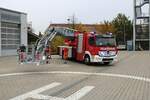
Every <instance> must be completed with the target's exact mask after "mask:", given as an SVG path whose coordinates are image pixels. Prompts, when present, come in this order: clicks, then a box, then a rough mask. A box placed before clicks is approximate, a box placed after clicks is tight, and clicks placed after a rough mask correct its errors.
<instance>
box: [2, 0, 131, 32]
mask: <svg viewBox="0 0 150 100" xmlns="http://www.w3.org/2000/svg"><path fill="white" fill-rule="evenodd" d="M0 7H2V8H7V9H12V10H16V11H21V12H25V13H27V16H28V18H27V21H28V22H32V26H33V29H34V30H35V32H39V31H41V32H44V30H45V29H46V28H47V27H48V25H49V24H50V23H68V21H67V19H68V18H70V17H71V16H72V15H75V17H76V19H77V21H78V22H81V23H84V24H95V23H99V22H102V21H104V20H109V21H111V20H112V19H113V18H114V17H116V16H117V14H118V13H123V14H125V15H126V16H128V17H130V19H133V0H0Z"/></svg>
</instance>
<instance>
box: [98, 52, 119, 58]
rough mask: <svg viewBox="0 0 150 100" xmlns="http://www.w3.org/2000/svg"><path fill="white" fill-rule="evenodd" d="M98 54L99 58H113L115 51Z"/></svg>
mask: <svg viewBox="0 0 150 100" xmlns="http://www.w3.org/2000/svg"><path fill="white" fill-rule="evenodd" d="M98 54H99V56H101V57H107V56H115V55H116V51H99V53H98Z"/></svg>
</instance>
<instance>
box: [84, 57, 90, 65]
mask: <svg viewBox="0 0 150 100" xmlns="http://www.w3.org/2000/svg"><path fill="white" fill-rule="evenodd" d="M84 63H85V64H87V65H89V64H90V57H89V56H88V55H86V56H85V57H84Z"/></svg>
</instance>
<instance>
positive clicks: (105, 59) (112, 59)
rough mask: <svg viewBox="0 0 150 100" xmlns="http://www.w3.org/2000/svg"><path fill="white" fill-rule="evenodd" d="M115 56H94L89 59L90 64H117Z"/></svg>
mask: <svg viewBox="0 0 150 100" xmlns="http://www.w3.org/2000/svg"><path fill="white" fill-rule="evenodd" d="M117 61H118V60H117V55H115V56H111V57H100V56H99V55H94V56H92V57H91V62H93V63H103V62H111V63H113V62H117Z"/></svg>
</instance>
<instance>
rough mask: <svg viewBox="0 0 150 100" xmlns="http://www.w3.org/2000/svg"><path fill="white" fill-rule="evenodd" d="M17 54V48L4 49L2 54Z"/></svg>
mask: <svg viewBox="0 0 150 100" xmlns="http://www.w3.org/2000/svg"><path fill="white" fill-rule="evenodd" d="M12 55H17V50H2V51H1V56H12Z"/></svg>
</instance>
